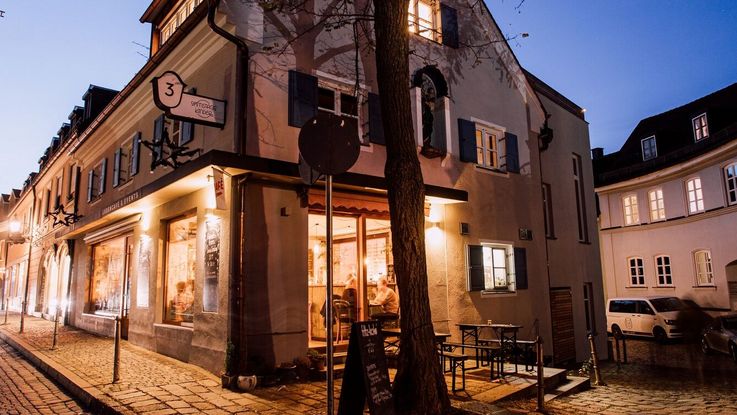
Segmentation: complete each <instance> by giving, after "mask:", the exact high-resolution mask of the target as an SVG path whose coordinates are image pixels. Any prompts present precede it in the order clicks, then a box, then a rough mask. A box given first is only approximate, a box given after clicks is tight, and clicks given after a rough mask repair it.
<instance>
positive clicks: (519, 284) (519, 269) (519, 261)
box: [514, 247, 527, 290]
mask: <svg viewBox="0 0 737 415" xmlns="http://www.w3.org/2000/svg"><path fill="white" fill-rule="evenodd" d="M514 272H515V278H516V279H515V287H516V289H518V290H526V289H527V249H526V248H517V247H515V248H514Z"/></svg>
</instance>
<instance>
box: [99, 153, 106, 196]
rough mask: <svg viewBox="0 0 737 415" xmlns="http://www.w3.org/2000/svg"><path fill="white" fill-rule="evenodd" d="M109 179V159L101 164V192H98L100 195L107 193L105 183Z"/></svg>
mask: <svg viewBox="0 0 737 415" xmlns="http://www.w3.org/2000/svg"><path fill="white" fill-rule="evenodd" d="M106 179H107V158H104V159H102V163H101V164H100V190H99V191H98V192H97V194H98V195H101V194H103V193H105V181H106Z"/></svg>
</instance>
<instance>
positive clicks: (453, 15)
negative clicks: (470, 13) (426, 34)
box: [440, 3, 459, 48]
mask: <svg viewBox="0 0 737 415" xmlns="http://www.w3.org/2000/svg"><path fill="white" fill-rule="evenodd" d="M440 26H441V30H442V32H443V44H444V45H446V46H450V47H451V48H458V43H459V40H458V11H457V10H456V9H454V8H452V7H450V6H448V5H447V4H443V3H440Z"/></svg>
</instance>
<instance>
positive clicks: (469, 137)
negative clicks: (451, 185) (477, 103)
mask: <svg viewBox="0 0 737 415" xmlns="http://www.w3.org/2000/svg"><path fill="white" fill-rule="evenodd" d="M458 144H459V148H460V150H461V151H460V156H461V161H467V162H471V163H476V124H475V123H474V122H473V121H468V120H464V119H462V118H459V119H458Z"/></svg>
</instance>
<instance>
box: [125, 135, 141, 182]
mask: <svg viewBox="0 0 737 415" xmlns="http://www.w3.org/2000/svg"><path fill="white" fill-rule="evenodd" d="M130 157H131V159H130V162H131V165H130V172H129V173H128V175H129V176H131V177H133V176H135V175H136V174H138V164H139V160H140V158H141V132H140V131H139V132H137V133H136V135H135V136H134V137H133V146H132V148H131V155H130Z"/></svg>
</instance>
